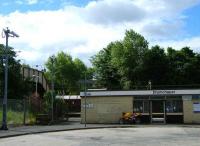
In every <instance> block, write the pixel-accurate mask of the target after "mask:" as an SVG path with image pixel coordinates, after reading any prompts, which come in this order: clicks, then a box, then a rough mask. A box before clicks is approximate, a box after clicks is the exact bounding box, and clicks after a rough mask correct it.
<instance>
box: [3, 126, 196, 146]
mask: <svg viewBox="0 0 200 146" xmlns="http://www.w3.org/2000/svg"><path fill="white" fill-rule="evenodd" d="M12 145H13V146H56V145H57V146H199V145H200V128H192V127H162V126H158V127H138V128H137V127H136V128H108V129H88V130H75V131H65V132H54V133H43V134H34V135H25V136H17V137H11V138H3V139H0V146H12Z"/></svg>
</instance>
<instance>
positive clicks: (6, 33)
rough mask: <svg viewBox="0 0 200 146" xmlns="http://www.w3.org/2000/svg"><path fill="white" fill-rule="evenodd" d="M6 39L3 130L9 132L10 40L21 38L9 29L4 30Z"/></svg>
mask: <svg viewBox="0 0 200 146" xmlns="http://www.w3.org/2000/svg"><path fill="white" fill-rule="evenodd" d="M3 32H4V34H5V37H6V49H5V83H4V98H3V119H2V127H1V130H8V127H7V96H8V38H9V37H19V35H17V34H16V33H15V32H13V31H10V30H9V29H8V28H6V29H3Z"/></svg>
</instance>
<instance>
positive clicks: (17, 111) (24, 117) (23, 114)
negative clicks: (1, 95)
mask: <svg viewBox="0 0 200 146" xmlns="http://www.w3.org/2000/svg"><path fill="white" fill-rule="evenodd" d="M2 105H3V99H0V124H2V116H3V108H2ZM33 123H35V116H34V114H33V113H32V112H31V106H30V101H29V100H27V99H24V100H17V99H8V102H7V124H8V125H22V124H33Z"/></svg>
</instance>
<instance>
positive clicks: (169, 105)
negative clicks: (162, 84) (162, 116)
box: [166, 100, 183, 113]
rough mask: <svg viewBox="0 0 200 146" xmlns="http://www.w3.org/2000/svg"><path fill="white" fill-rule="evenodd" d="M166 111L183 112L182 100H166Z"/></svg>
mask: <svg viewBox="0 0 200 146" xmlns="http://www.w3.org/2000/svg"><path fill="white" fill-rule="evenodd" d="M166 112H167V113H182V112H183V102H182V101H181V100H168V101H166Z"/></svg>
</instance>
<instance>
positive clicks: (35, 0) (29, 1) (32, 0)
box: [26, 0, 38, 5]
mask: <svg viewBox="0 0 200 146" xmlns="http://www.w3.org/2000/svg"><path fill="white" fill-rule="evenodd" d="M26 2H27V3H28V4H29V5H33V4H37V3H38V0H26Z"/></svg>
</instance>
